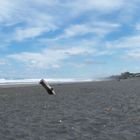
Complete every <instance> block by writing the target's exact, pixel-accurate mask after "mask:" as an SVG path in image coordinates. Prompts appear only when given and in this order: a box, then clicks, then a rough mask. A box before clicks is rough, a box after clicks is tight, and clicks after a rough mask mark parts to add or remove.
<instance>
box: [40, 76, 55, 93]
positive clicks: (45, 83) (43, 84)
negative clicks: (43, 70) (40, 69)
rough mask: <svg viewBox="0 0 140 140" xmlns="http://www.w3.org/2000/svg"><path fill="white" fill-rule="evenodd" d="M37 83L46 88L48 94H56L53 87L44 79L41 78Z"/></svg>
mask: <svg viewBox="0 0 140 140" xmlns="http://www.w3.org/2000/svg"><path fill="white" fill-rule="evenodd" d="M39 83H40V84H41V85H42V86H43V87H44V88H45V89H46V91H47V92H48V94H50V95H55V94H56V93H55V91H54V89H53V88H52V87H51V86H50V85H49V84H48V83H47V82H46V81H45V80H44V79H41V80H40V82H39Z"/></svg>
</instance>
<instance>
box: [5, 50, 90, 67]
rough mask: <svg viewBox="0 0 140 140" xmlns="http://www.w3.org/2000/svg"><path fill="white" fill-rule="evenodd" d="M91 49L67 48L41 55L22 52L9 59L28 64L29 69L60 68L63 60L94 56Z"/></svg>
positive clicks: (12, 55)
mask: <svg viewBox="0 0 140 140" xmlns="http://www.w3.org/2000/svg"><path fill="white" fill-rule="evenodd" d="M92 53H93V50H92V49H90V48H83V47H77V48H67V49H44V50H43V51H42V52H40V53H34V52H31V53H30V52H22V53H20V54H11V55H8V56H7V57H8V58H10V59H14V60H17V61H19V62H22V63H25V64H27V65H28V66H29V67H35V68H42V69H50V68H59V65H60V64H61V62H62V61H63V60H66V59H68V58H70V57H73V56H80V55H81V56H82V55H88V54H92Z"/></svg>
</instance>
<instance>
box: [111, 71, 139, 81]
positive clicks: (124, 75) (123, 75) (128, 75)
mask: <svg viewBox="0 0 140 140" xmlns="http://www.w3.org/2000/svg"><path fill="white" fill-rule="evenodd" d="M135 77H140V73H130V72H124V73H121V74H120V75H112V76H110V77H109V79H113V80H115V79H116V80H121V79H128V78H135Z"/></svg>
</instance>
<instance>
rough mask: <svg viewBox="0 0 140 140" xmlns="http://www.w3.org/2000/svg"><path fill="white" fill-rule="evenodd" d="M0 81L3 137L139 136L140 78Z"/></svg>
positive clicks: (127, 139) (117, 139) (129, 139)
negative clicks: (50, 91)
mask: <svg viewBox="0 0 140 140" xmlns="http://www.w3.org/2000/svg"><path fill="white" fill-rule="evenodd" d="M52 86H53V87H54V89H55V91H56V94H57V95H56V96H53V95H49V94H47V93H46V91H45V89H44V88H43V87H42V86H41V85H36V84H34V85H31V84H30V85H28V86H26V85H22V86H21V85H17V86H0V140H140V79H132V80H122V81H120V82H119V81H104V82H85V83H75V84H73V83H67V84H54V85H52Z"/></svg>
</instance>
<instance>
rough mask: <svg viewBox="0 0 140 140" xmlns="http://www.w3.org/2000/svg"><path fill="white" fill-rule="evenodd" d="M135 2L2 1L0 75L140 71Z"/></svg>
mask: <svg viewBox="0 0 140 140" xmlns="http://www.w3.org/2000/svg"><path fill="white" fill-rule="evenodd" d="M139 12H140V1H139V0H133V1H130V0H0V78H8V79H12V78H76V79H97V78H101V77H106V76H109V75H114V74H119V73H121V72H125V71H130V72H140V61H139V60H140V14H139Z"/></svg>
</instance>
